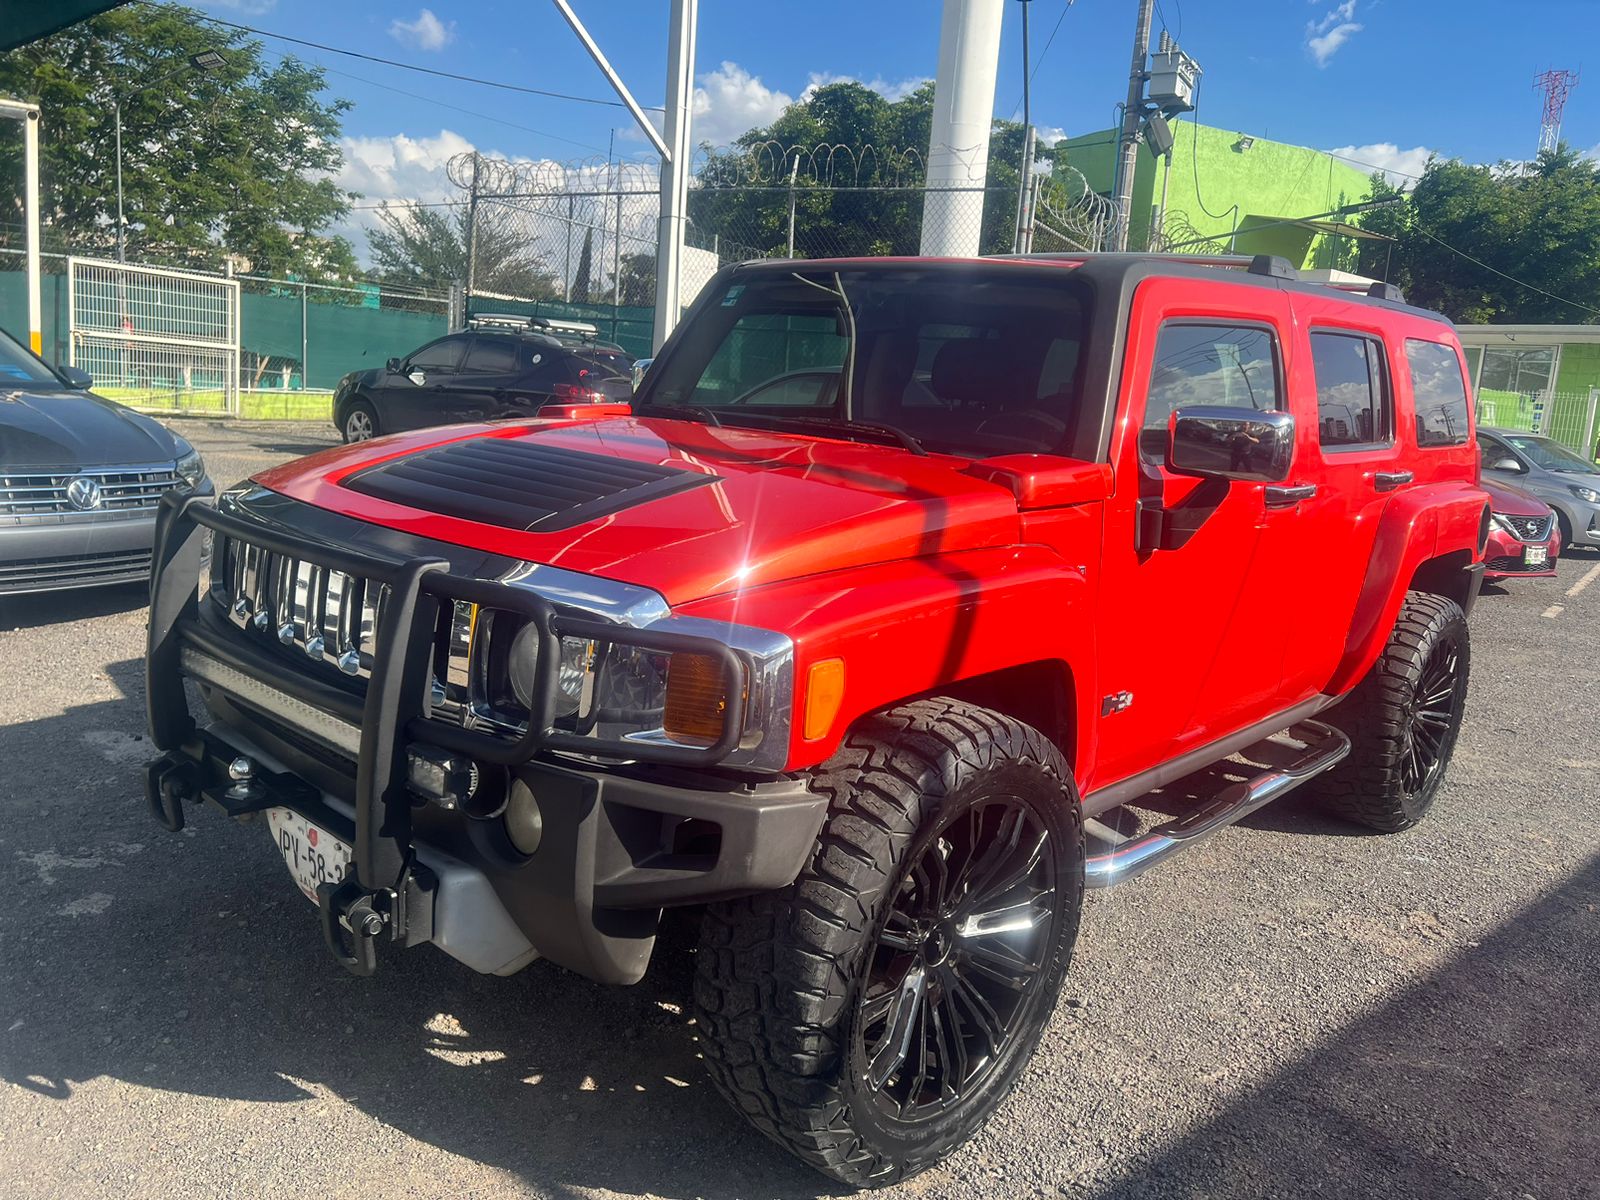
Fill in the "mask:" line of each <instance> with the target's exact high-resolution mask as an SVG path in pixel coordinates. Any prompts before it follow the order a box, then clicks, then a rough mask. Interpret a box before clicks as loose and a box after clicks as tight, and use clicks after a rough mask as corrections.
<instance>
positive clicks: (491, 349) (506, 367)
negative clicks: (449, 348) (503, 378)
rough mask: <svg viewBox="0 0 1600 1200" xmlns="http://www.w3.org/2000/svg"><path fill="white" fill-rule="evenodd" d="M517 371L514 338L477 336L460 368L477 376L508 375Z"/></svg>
mask: <svg viewBox="0 0 1600 1200" xmlns="http://www.w3.org/2000/svg"><path fill="white" fill-rule="evenodd" d="M516 369H517V343H516V339H514V338H507V337H485V336H483V334H481V333H480V334H479V335H478V336H477V337H476V338H474V339H473V341H472V349H470V350H468V351H467V363H466V366H465V367H463V368H462V370H464V371H469V372H472V373H474V374H478V375H509V374H511V372H513V371H515V370H516Z"/></svg>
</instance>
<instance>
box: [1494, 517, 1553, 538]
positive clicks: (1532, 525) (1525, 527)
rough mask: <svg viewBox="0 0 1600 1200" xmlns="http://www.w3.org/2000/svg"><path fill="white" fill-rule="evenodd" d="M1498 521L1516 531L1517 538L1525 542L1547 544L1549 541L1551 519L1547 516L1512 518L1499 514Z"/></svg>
mask: <svg viewBox="0 0 1600 1200" xmlns="http://www.w3.org/2000/svg"><path fill="white" fill-rule="evenodd" d="M1500 519H1501V520H1502V521H1504V522H1505V523H1506V524H1507V525H1510V526H1511V528H1512V529H1514V530H1516V531H1517V536H1518V537H1519V538H1521V539H1522V540H1523V541H1525V542H1547V541H1549V540H1550V521H1551V518H1550V517H1548V516H1545V517H1513V516H1509V515H1506V514H1501V517H1500Z"/></svg>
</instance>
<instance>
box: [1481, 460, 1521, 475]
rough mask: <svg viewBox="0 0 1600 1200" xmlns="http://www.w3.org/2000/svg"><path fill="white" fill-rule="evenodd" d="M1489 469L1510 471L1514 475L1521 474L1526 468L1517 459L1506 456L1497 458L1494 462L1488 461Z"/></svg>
mask: <svg viewBox="0 0 1600 1200" xmlns="http://www.w3.org/2000/svg"><path fill="white" fill-rule="evenodd" d="M1487 469H1488V470H1491V471H1510V472H1511V473H1512V474H1513V475H1521V474H1522V473H1523V471H1524V470H1525V469H1526V468H1524V467H1523V465H1522V464H1521V463H1519V462H1518V461H1517V460H1516V459H1514V458H1510V457H1506V458H1497V459H1495V460H1494V461H1493V462H1492V463H1488V464H1487Z"/></svg>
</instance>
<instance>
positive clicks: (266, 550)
mask: <svg viewBox="0 0 1600 1200" xmlns="http://www.w3.org/2000/svg"><path fill="white" fill-rule="evenodd" d="M546 411H548V410H546ZM1478 471H1479V456H1478V448H1477V444H1476V442H1475V441H1474V437H1473V417H1472V409H1471V405H1470V404H1469V403H1468V394H1467V386H1466V376H1465V363H1464V360H1463V356H1462V353H1461V347H1460V343H1459V342H1458V341H1457V340H1456V335H1455V332H1454V330H1453V329H1452V328H1451V325H1450V323H1449V322H1448V321H1447V320H1445V319H1444V318H1442V317H1440V316H1439V315H1438V314H1436V313H1430V312H1425V311H1423V310H1421V309H1416V308H1412V307H1409V306H1407V305H1406V304H1405V303H1404V302H1403V301H1402V300H1401V298H1400V296H1399V293H1398V292H1396V291H1395V290H1394V289H1393V288H1392V287H1389V286H1388V285H1386V284H1377V285H1374V288H1373V290H1372V291H1371V292H1370V293H1368V294H1366V295H1351V294H1349V293H1347V292H1343V291H1339V290H1335V289H1332V288H1328V287H1325V286H1321V285H1317V284H1314V283H1309V282H1305V281H1301V280H1300V279H1299V278H1298V277H1297V276H1296V273H1295V271H1294V269H1293V268H1292V267H1291V266H1290V265H1289V264H1288V263H1287V262H1284V261H1283V260H1281V259H1273V258H1268V257H1266V256H1261V257H1258V258H1256V259H1253V260H1252V259H1220V260H1218V259H1215V258H1210V259H1204V260H1200V261H1194V262H1186V261H1177V260H1174V259H1171V258H1166V257H1160V256H1143V255H1128V254H1109V255H1103V256H1102V255H1086V256H1080V257H1074V258H1047V259H1038V260H1007V261H1002V260H995V259H989V260H980V261H955V260H951V261H943V260H935V259H903V260H897V259H888V258H880V259H861V260H840V261H823V262H819V261H809V262H803V263H801V262H771V263H755V264H745V265H742V266H738V267H730V268H728V269H726V270H724V271H722V272H721V273H720V274H718V275H717V276H716V278H715V279H713V280H712V281H711V282H709V283H707V284H706V287H705V290H704V291H703V292H702V293H701V297H700V299H699V300H698V301H697V302H696V303H695V305H694V307H693V309H692V310H691V312H690V314H689V316H688V318H687V319H686V321H685V322H684V323H683V324H682V325H681V326H679V328H678V329H677V330H676V331H675V332H674V333H673V335H672V336H671V338H669V339H668V341H667V342H666V344H665V346H664V347H663V348H662V350H661V353H660V355H659V356H658V357H657V358H656V360H655V362H654V363H653V364H652V365H651V367H650V370H649V372H648V373H647V374H646V375H645V377H644V383H643V385H642V386H641V387H640V389H639V392H638V394H637V396H636V397H634V404H633V406H632V412H631V413H630V414H629V415H616V414H612V415H606V414H605V413H604V412H603V411H602V412H597V413H591V414H585V413H581V412H577V411H574V412H572V413H570V414H567V415H564V416H563V417H562V418H561V419H559V420H558V419H553V418H551V417H548V416H543V415H542V416H541V418H539V419H531V418H530V419H527V420H524V421H520V422H517V421H500V422H496V423H483V424H474V425H458V426H455V427H453V428H449V429H423V430H416V431H411V432H406V433H400V434H396V435H394V436H391V437H387V438H383V439H380V440H378V441H374V442H365V443H358V444H354V445H349V446H342V447H339V448H338V449H335V450H330V451H326V452H324V453H322V454H320V455H317V456H314V457H312V458H308V459H304V460H301V461H299V462H294V463H289V464H286V465H284V466H281V467H278V468H276V469H274V470H271V471H267V472H264V473H262V474H260V475H258V476H256V478H255V479H254V480H253V481H251V482H250V483H247V484H244V485H241V486H239V487H236V488H234V489H231V490H230V491H228V493H227V494H226V495H224V496H222V497H221V498H220V499H219V500H218V501H217V504H216V505H215V506H214V507H213V506H212V505H210V504H200V503H191V502H189V501H188V500H187V499H181V498H180V497H178V496H176V495H169V497H168V498H167V499H166V500H165V501H163V509H162V514H163V515H162V525H161V534H160V538H159V541H158V545H159V546H160V551H159V553H158V555H157V560H156V569H155V574H154V578H153V580H152V585H151V586H152V592H151V595H152V605H151V614H150V626H149V628H150V635H149V636H150V641H149V652H148V662H149V669H148V671H147V674H146V685H147V689H148V691H147V705H148V715H149V720H150V725H151V729H152V735H153V740H154V742H155V744H156V745H157V746H158V747H159V748H160V750H161V752H162V756H161V758H159V759H157V760H156V761H155V762H154V763H152V764H151V765H150V767H149V768H148V772H147V775H146V798H147V800H148V802H149V804H150V806H151V809H152V812H153V813H154V814H155V816H156V817H157V818H158V819H159V820H160V821H161V823H162V824H163V825H165V826H166V827H167V828H168V829H172V830H177V829H180V828H182V826H183V823H184V821H185V819H186V816H185V813H186V810H187V809H190V808H192V807H194V805H195V804H196V803H198V802H199V801H202V800H204V801H206V802H207V803H209V804H212V805H214V806H216V807H219V808H221V809H222V810H223V811H224V812H225V813H227V814H229V815H231V816H234V817H242V816H248V815H250V814H253V813H264V814H266V822H265V824H266V825H267V827H268V828H269V829H270V830H271V832H272V835H273V843H274V846H275V848H276V850H277V852H279V853H281V854H282V855H283V858H284V861H285V863H286V865H287V866H288V868H289V871H290V873H291V875H292V877H293V879H294V881H295V883H296V884H297V885H298V886H299V887H300V888H301V889H303V890H304V891H305V892H306V894H307V895H308V896H312V897H315V903H316V904H317V907H318V910H319V916H320V921H321V926H322V935H323V939H324V941H325V943H326V944H327V946H328V947H329V949H330V950H331V951H332V952H333V953H334V955H335V956H336V958H337V959H338V960H339V961H340V962H341V963H342V964H344V965H345V966H346V967H348V968H349V969H350V970H352V971H354V972H356V973H358V974H363V975H369V974H371V973H372V972H373V971H374V970H375V968H376V967H377V965H378V962H379V957H380V947H381V954H382V956H384V957H387V956H388V955H390V954H392V953H396V952H398V951H400V950H401V949H402V948H403V947H407V946H415V945H419V944H422V943H431V944H433V945H434V946H437V947H438V948H440V949H442V950H443V951H444V952H445V953H447V954H450V955H453V956H455V957H456V958H457V959H459V960H460V961H461V962H462V963H464V964H466V965H467V966H469V967H472V968H474V969H476V970H479V971H483V972H487V973H492V974H500V975H509V974H511V973H512V972H515V971H517V970H519V969H521V968H522V967H524V966H525V965H526V964H527V963H529V962H530V961H532V960H533V959H534V958H536V957H542V958H546V959H548V960H550V961H551V962H553V963H555V964H558V965H560V966H565V967H568V968H570V969H571V970H574V971H577V972H579V973H581V974H583V975H586V976H589V977H590V978H593V979H596V980H599V981H603V982H607V983H618V984H625V983H634V982H637V981H638V980H639V979H640V978H641V976H643V974H644V972H645V969H646V967H647V966H648V965H649V963H650V961H651V957H652V955H653V954H654V953H656V931H657V924H658V922H659V920H660V918H661V914H662V910H663V909H665V908H669V907H684V906H692V907H693V908H695V909H697V910H698V911H699V913H700V922H701V924H700V928H701V940H700V945H699V950H698V951H697V953H696V955H695V973H696V980H695V988H694V997H695V1000H694V1012H695V1018H696V1021H697V1032H698V1035H699V1039H700V1046H701V1049H702V1051H703V1053H704V1056H705V1060H706V1064H707V1068H708V1070H709V1071H710V1074H711V1076H712V1078H713V1080H714V1081H715V1083H716V1084H717V1086H718V1087H719V1088H720V1089H721V1090H722V1092H723V1093H724V1094H725V1095H726V1096H727V1097H728V1098H729V1099H730V1100H731V1101H732V1103H733V1104H734V1105H735V1106H736V1107H737V1108H738V1110H739V1111H740V1112H742V1113H743V1114H744V1115H746V1116H747V1117H748V1118H749V1119H750V1120H751V1121H752V1122H753V1123H754V1124H755V1126H756V1127H757V1128H758V1129H760V1130H761V1131H762V1132H764V1133H766V1134H767V1135H768V1136H770V1137H772V1138H773V1139H774V1140H776V1141H777V1142H778V1143H779V1144H781V1145H783V1146H785V1147H787V1148H788V1149H789V1150H791V1151H793V1152H794V1153H795V1154H797V1155H799V1156H800V1157H801V1158H802V1159H804V1160H805V1161H806V1162H808V1163H811V1164H812V1165H813V1166H815V1167H817V1168H818V1169H819V1170H821V1171H823V1172H825V1173H826V1174H828V1175H829V1176H831V1177H832V1178H833V1179H835V1180H837V1181H840V1182H843V1183H847V1184H850V1185H852V1186H877V1185H880V1184H885V1183H892V1182H894V1181H895V1180H898V1179H903V1178H906V1177H908V1176H910V1175H914V1174H915V1173H916V1172H918V1171H920V1170H923V1169H924V1168H926V1167H928V1166H929V1165H930V1164H932V1163H934V1162H937V1161H938V1160H939V1159H940V1158H942V1157H943V1156H944V1155H946V1154H948V1153H949V1152H950V1151H951V1150H953V1149H954V1148H955V1147H956V1146H958V1145H960V1144H961V1142H963V1141H964V1140H965V1139H966V1138H967V1137H968V1136H970V1135H971V1134H972V1133H973V1131H974V1130H976V1129H977V1128H978V1126H979V1125H980V1124H981V1123H982V1122H983V1120H984V1119H985V1118H986V1117H987V1116H988V1114H989V1113H990V1112H992V1111H993V1110H994V1108H995V1107H996V1106H997V1105H998V1104H999V1103H1000V1102H1001V1100H1002V1099H1003V1098H1004V1097H1005V1095H1006V1093H1007V1092H1008V1091H1010V1089H1011V1087H1012V1085H1013V1084H1015V1083H1016V1082H1017V1080H1018V1079H1019V1078H1020V1077H1021V1076H1022V1073H1023V1071H1024V1069H1025V1068H1026V1067H1027V1064H1028V1061H1029V1059H1030V1057H1031V1056H1032V1054H1033V1049H1034V1046H1035V1045H1036V1044H1037V1042H1038V1040H1039V1037H1040V1035H1041V1034H1042V1033H1043V1031H1044V1029H1045V1025H1046V1023H1047V1022H1048V1021H1049V1018H1050V1012H1051V1008H1052V1007H1053V1005H1054V1004H1055V1000H1056V994H1057V992H1058V991H1059V989H1060V987H1061V984H1062V979H1063V976H1064V975H1065V973H1066V971H1067V966H1068V962H1069V960H1070V959H1071V956H1072V948H1073V943H1074V941H1075V939H1076V937H1077V932H1078V924H1079V916H1080V912H1081V906H1082V903H1083V893H1084V889H1085V887H1086V886H1087V887H1107V886H1111V885H1113V884H1122V883H1126V882H1127V881H1128V880H1130V879H1133V878H1134V877H1136V876H1137V875H1139V873H1140V872H1142V871H1144V870H1145V869H1147V868H1149V867H1151V866H1152V865H1154V864H1155V863H1157V862H1160V861H1163V860H1165V859H1167V858H1169V857H1170V856H1172V855H1173V854H1175V853H1177V852H1178V851H1180V850H1182V849H1183V848H1185V847H1188V846H1192V845H1195V844H1196V843H1197V842H1199V841H1200V840H1201V839H1203V838H1204V837H1205V836H1206V835H1207V834H1210V833H1212V832H1214V831H1215V830H1217V829H1219V828H1222V827H1223V826H1225V825H1228V824H1230V823H1232V822H1235V821H1238V820H1239V819H1241V818H1242V817H1244V816H1246V815H1247V814H1249V813H1250V812H1252V811H1254V810H1255V809H1257V808H1259V807H1260V806H1261V805H1263V804H1266V803H1268V802H1269V801H1271V800H1272V799H1274V798H1275V797H1277V796H1279V795H1281V794H1283V793H1284V792H1285V791H1287V790H1288V789H1290V788H1293V787H1296V786H1299V785H1302V784H1306V785H1307V786H1309V787H1313V788H1315V790H1316V791H1317V792H1318V794H1319V795H1320V796H1321V798H1322V799H1323V800H1324V802H1325V803H1327V804H1328V805H1329V806H1331V807H1332V808H1333V809H1334V810H1335V811H1337V812H1339V813H1342V814H1344V815H1345V816H1347V817H1349V818H1350V819H1352V820H1355V821H1359V822H1362V823H1364V824H1366V825H1368V826H1369V827H1372V828H1374V829H1379V830H1384V831H1391V832H1392V831H1398V830H1402V829H1406V828H1409V827H1410V826H1412V825H1415V824H1416V823H1417V822H1418V821H1420V820H1421V819H1422V818H1423V816H1424V815H1425V814H1426V813H1427V811H1428V809H1429V807H1430V806H1431V805H1432V803H1433V800H1434V797H1435V795H1436V794H1437V793H1438V792H1439V787H1440V781H1441V780H1442V779H1443V777H1444V773H1445V770H1446V767H1447V766H1448V764H1449V761H1450V755H1451V751H1452V749H1453V747H1454V745H1455V741H1456V733H1457V730H1458V728H1459V727H1460V723H1461V719H1462V712H1463V709H1464V706H1465V704H1466V699H1467V672H1468V664H1469V660H1470V653H1469V638H1470V631H1469V629H1468V626H1467V619H1466V610H1467V609H1469V608H1470V607H1471V605H1472V603H1473V600H1474V598H1475V597H1476V596H1477V593H1478V581H1479V576H1480V574H1481V572H1482V569H1483V567H1482V561H1481V560H1482V555H1483V542H1484V531H1485V530H1486V529H1487V528H1488V526H1489V499H1488V496H1487V495H1485V493H1484V492H1483V491H1482V490H1481V489H1480V488H1479V487H1478V486H1477V483H1476V479H1477V476H1478ZM208 528H209V530H210V531H211V532H212V533H213V534H215V535H216V549H215V550H214V551H213V554H212V558H211V560H210V562H211V567H210V570H209V573H208V575H207V577H206V580H205V582H204V584H203V585H202V583H201V580H200V572H201V565H202V550H203V548H204V542H205V534H206V531H207V529H208ZM190 682H192V683H193V684H194V685H196V686H197V687H198V688H199V690H200V693H201V694H202V695H203V697H204V700H205V703H206V706H207V710H208V712H209V714H210V717H211V718H212V719H211V720H210V721H209V722H208V723H207V724H205V725H204V726H202V725H200V724H198V723H197V718H199V717H200V716H201V715H202V714H200V713H198V712H197V711H193V710H191V708H190V703H191V699H190V698H191V691H190V690H189V688H188V687H187V684H188V683H190ZM1269 742H1270V744H1268V743H1269ZM1285 743H1289V744H1285ZM1237 753H1246V754H1249V755H1252V756H1254V757H1252V759H1251V761H1253V762H1258V763H1262V764H1263V765H1262V766H1261V767H1260V768H1259V773H1252V776H1251V778H1249V779H1247V780H1243V781H1240V782H1238V783H1229V784H1228V785H1226V786H1225V787H1221V788H1219V790H1218V791H1217V792H1216V793H1215V794H1213V795H1211V796H1208V797H1206V798H1205V799H1204V800H1203V801H1202V802H1200V803H1197V804H1195V805H1193V806H1192V807H1188V808H1185V809H1184V811H1182V812H1179V813H1176V814H1174V815H1173V816H1172V817H1171V818H1170V819H1169V820H1167V821H1166V822H1165V823H1164V824H1162V825H1160V826H1159V827H1157V828H1154V829H1147V830H1145V831H1143V832H1141V833H1139V834H1138V835H1134V836H1128V837H1124V836H1122V835H1121V834H1120V833H1119V832H1118V828H1119V824H1120V822H1119V819H1118V817H1117V816H1115V815H1111V814H1115V813H1116V811H1117V810H1118V809H1120V808H1121V807H1122V806H1123V805H1126V804H1130V803H1134V802H1137V801H1139V800H1140V799H1141V798H1142V797H1145V796H1147V795H1148V794H1149V793H1150V792H1152V791H1153V790H1157V789H1161V788H1163V787H1165V786H1166V785H1168V784H1170V783H1172V782H1173V781H1174V780H1177V779H1179V778H1180V777H1183V776H1186V775H1189V774H1191V773H1193V772H1194V771H1196V770H1197V769H1198V768H1200V767H1203V766H1205V765H1207V764H1210V763H1214V762H1217V761H1219V760H1221V759H1224V758H1228V757H1229V756H1231V755H1234V754H1237ZM1266 764H1271V765H1266ZM1108 816H1109V819H1106V818H1108ZM262 840H263V843H265V839H262ZM262 851H263V852H265V851H266V846H265V844H263V845H262ZM1271 852H1272V851H1271V849H1270V848H1263V849H1262V850H1261V851H1260V853H1262V854H1268V853H1271ZM1299 852H1301V853H1314V852H1315V851H1314V850H1303V849H1302V850H1300V851H1299ZM1341 853H1342V851H1341ZM217 886H218V887H219V888H231V887H233V886H235V885H234V884H232V883H230V882H228V881H226V880H218V883H217ZM230 894H231V893H230ZM220 903H221V901H219V904H220ZM229 903H231V901H229ZM194 919H195V920H197V921H198V920H201V919H202V916H200V915H196V916H195V917H194ZM230 932H231V931H230ZM1174 953H1176V951H1175V950H1174ZM1105 964H1106V956H1104V955H1101V956H1097V957H1095V958H1094V959H1092V960H1091V962H1090V964H1089V967H1088V969H1091V970H1094V969H1104V967H1105ZM1173 971H1174V972H1175V973H1176V974H1177V975H1178V976H1179V977H1183V971H1184V966H1183V964H1182V963H1181V962H1175V963H1174V965H1173ZM415 978H416V976H415V975H408V976H402V977H401V978H400V979H398V980H396V981H395V982H393V983H391V984H390V985H389V986H396V987H409V986H412V984H411V981H412V980H413V979H415ZM310 1007H311V1008H312V1010H313V1011H314V1010H315V1004H314V1003H312V1004H311V1005H310ZM530 1019H534V1020H537V1019H539V1017H538V1014H533V1015H532V1016H531V1017H530ZM358 1051H359V1047H353V1048H352V1052H353V1053H355V1052H358ZM420 1102H421V1103H424V1104H425V1103H427V1102H428V1101H427V1099H426V1098H425V1097H424V1098H423V1099H422V1100H421V1101H420ZM1065 1103H1067V1102H1066V1101H1063V1105H1065ZM1060 1120H1061V1122H1062V1123H1063V1125H1064V1124H1065V1123H1066V1120H1067V1114H1066V1113H1065V1112H1062V1113H1061V1116H1060Z"/></svg>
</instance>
